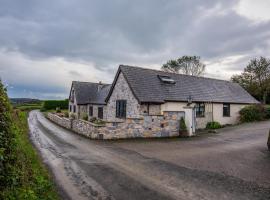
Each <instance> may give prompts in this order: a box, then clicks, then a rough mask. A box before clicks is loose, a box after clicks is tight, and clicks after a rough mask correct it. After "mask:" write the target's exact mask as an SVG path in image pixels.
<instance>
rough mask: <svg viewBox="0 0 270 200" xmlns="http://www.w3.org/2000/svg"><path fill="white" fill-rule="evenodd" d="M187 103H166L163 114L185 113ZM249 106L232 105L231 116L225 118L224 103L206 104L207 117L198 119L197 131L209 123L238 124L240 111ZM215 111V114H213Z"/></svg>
mask: <svg viewBox="0 0 270 200" xmlns="http://www.w3.org/2000/svg"><path fill="white" fill-rule="evenodd" d="M186 105H187V103H186V102H166V103H164V104H162V105H161V113H163V111H184V107H185V106H186ZM245 106H248V104H230V107H231V113H230V114H231V116H230V117H224V116H223V103H213V105H212V104H211V103H206V104H205V117H197V118H196V129H203V128H205V127H206V124H207V123H208V122H211V121H212V120H213V121H217V122H219V123H220V124H221V125H226V124H237V123H238V122H239V111H240V110H241V109H242V108H244V107H245ZM212 110H213V113H212Z"/></svg>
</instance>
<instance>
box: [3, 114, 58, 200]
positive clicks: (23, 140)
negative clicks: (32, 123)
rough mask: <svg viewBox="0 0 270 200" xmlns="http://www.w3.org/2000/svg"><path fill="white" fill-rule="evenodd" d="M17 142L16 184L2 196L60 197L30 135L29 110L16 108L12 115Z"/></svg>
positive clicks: (12, 197)
mask: <svg viewBox="0 0 270 200" xmlns="http://www.w3.org/2000/svg"><path fill="white" fill-rule="evenodd" d="M12 118H13V122H14V128H13V129H14V132H15V143H16V151H15V152H16V164H15V166H14V168H15V170H14V171H15V173H16V174H15V175H13V177H14V184H13V185H12V186H11V187H8V188H6V189H5V190H4V191H2V192H1V193H2V194H1V195H0V198H3V199H11V200H13V199H14V200H15V199H16V200H17V199H19V200H24V199H25V200H26V199H29V200H37V199H39V200H45V199H46V200H47V199H48V200H54V199H56V200H57V199H60V198H59V196H58V194H57V192H56V189H55V188H56V187H55V185H54V183H53V181H52V177H50V175H49V172H48V170H47V169H46V168H45V166H44V165H43V164H42V161H41V159H40V158H39V155H38V154H37V152H36V151H35V149H34V147H33V146H32V144H31V142H30V140H29V137H28V123H27V112H24V111H20V110H15V111H14V112H13V115H12ZM1 196H2V197H1Z"/></svg>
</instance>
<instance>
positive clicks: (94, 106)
mask: <svg viewBox="0 0 270 200" xmlns="http://www.w3.org/2000/svg"><path fill="white" fill-rule="evenodd" d="M110 87H111V85H110V84H103V83H101V82H100V83H91V82H79V81H73V82H72V85H71V89H70V94H69V114H70V115H71V114H74V115H75V117H76V118H79V119H81V118H83V117H84V116H88V117H89V118H91V117H96V118H100V119H106V115H107V112H106V103H105V99H106V97H107V95H108V93H109V90H110Z"/></svg>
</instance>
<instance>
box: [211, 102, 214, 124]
mask: <svg viewBox="0 0 270 200" xmlns="http://www.w3.org/2000/svg"><path fill="white" fill-rule="evenodd" d="M211 103H212V122H213V121H214V104H213V102H211Z"/></svg>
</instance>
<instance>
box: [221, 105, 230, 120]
mask: <svg viewBox="0 0 270 200" xmlns="http://www.w3.org/2000/svg"><path fill="white" fill-rule="evenodd" d="M230 116H231V106H230V104H229V103H224V104H223V117H230Z"/></svg>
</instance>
